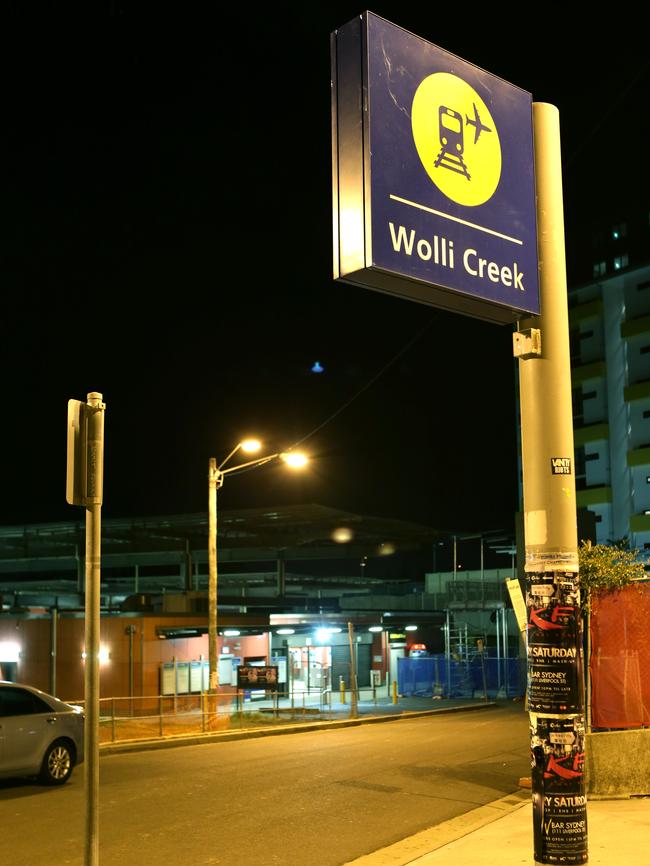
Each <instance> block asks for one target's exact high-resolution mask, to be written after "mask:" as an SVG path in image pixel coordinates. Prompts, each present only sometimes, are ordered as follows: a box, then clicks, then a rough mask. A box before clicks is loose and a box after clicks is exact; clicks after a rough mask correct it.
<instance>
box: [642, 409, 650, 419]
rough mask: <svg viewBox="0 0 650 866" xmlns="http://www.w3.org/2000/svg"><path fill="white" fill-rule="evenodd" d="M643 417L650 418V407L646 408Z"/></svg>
mask: <svg viewBox="0 0 650 866" xmlns="http://www.w3.org/2000/svg"><path fill="white" fill-rule="evenodd" d="M643 417H644V418H650V409H646V410H645V412H644V413H643Z"/></svg>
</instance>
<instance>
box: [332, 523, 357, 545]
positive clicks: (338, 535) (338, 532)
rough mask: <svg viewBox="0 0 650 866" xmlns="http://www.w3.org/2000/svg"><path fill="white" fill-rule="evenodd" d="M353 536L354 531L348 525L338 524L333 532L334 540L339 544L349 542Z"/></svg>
mask: <svg viewBox="0 0 650 866" xmlns="http://www.w3.org/2000/svg"><path fill="white" fill-rule="evenodd" d="M353 538H354V533H353V532H352V530H351V529H348V527H347V526H338V527H337V528H336V529H335V530H334V532H333V533H332V541H335V542H336V543H337V544H347V543H348V541H352V539H353Z"/></svg>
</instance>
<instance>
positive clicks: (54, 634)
mask: <svg viewBox="0 0 650 866" xmlns="http://www.w3.org/2000/svg"><path fill="white" fill-rule="evenodd" d="M50 616H51V620H50V692H51V693H52V694H53V695H56V688H57V686H56V649H57V642H58V625H59V609H58V608H57V607H53V608H51V610H50Z"/></svg>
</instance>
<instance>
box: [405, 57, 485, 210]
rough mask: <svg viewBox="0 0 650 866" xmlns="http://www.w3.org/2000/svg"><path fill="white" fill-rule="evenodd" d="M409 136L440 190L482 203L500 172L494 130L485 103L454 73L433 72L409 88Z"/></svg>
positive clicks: (466, 201)
mask: <svg viewBox="0 0 650 866" xmlns="http://www.w3.org/2000/svg"><path fill="white" fill-rule="evenodd" d="M411 125H412V128H413V140H414V141H415V147H416V148H417V152H418V156H419V157H420V159H421V160H422V165H423V166H424V168H425V170H426V173H427V174H428V175H429V177H430V178H431V180H432V181H433V182H434V183H435V185H436V186H437V187H438V189H439V190H440V192H442V193H443V194H444V195H446V196H447V198H450V199H451V200H452V201H455V202H456V203H457V204H463V205H469V206H473V205H479V204H484V203H485V202H486V201H487V200H488V199H489V198H490V197H491V196H492V195H493V193H494V191H495V189H496V188H497V186H498V183H499V178H500V177H501V145H500V143H499V133H498V132H497V128H496V124H495V123H494V119H493V118H492V115H491V114H490V112H489V111H488V108H487V105H486V104H485V103H484V102H483V100H482V99H481V97H480V96H479V95H478V93H477V92H476V91H475V90H474V89H473V88H472V87H470V86H469V84H467V82H465V81H463V80H462V79H461V78H458V77H457V76H456V75H451V74H450V73H448V72H436V73H435V74H434V75H429V76H428V77H427V78H425V79H424V81H422V82H421V84H420V86H419V87H418V89H417V90H416V92H415V96H414V97H413V108H412V111H411Z"/></svg>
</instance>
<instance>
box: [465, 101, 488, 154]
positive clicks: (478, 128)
mask: <svg viewBox="0 0 650 866" xmlns="http://www.w3.org/2000/svg"><path fill="white" fill-rule="evenodd" d="M472 108H473V109H474V120H470V119H469V117H468V116H467V115H465V122H466V123H467V125H468V126H473V127H474V129H475V132H474V144H476V142H477V141H478V140H479V136H480V135H481V133H482V132H492V130H491V129H490V127H489V126H485V124H484V123H481V116H480V115H479V113H478V108H477V107H476V105H475V104H474V103H473V102H472Z"/></svg>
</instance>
